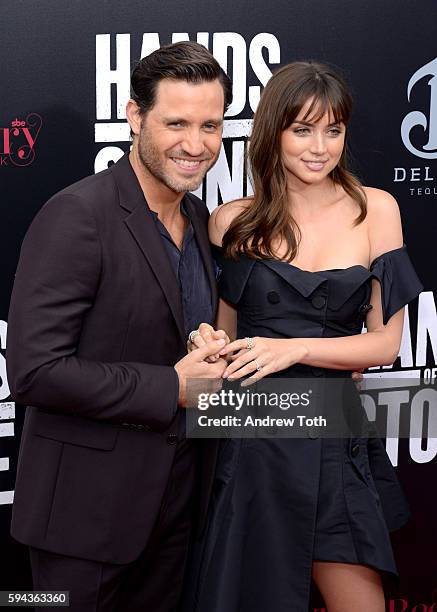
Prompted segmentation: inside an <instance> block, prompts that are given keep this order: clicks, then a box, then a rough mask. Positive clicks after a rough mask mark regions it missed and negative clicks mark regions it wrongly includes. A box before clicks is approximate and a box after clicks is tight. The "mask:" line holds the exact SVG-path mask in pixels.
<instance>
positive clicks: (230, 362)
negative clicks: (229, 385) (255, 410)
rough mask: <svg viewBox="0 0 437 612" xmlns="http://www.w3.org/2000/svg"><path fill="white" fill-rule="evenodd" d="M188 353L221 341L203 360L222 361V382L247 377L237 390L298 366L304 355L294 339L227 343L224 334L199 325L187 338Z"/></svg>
mask: <svg viewBox="0 0 437 612" xmlns="http://www.w3.org/2000/svg"><path fill="white" fill-rule="evenodd" d="M190 338H191V339H190V340H189V341H188V343H187V348H188V351H189V352H191V351H195V350H196V349H203V350H205V347H206V346H207V345H209V344H210V343H211V342H213V341H217V340H224V346H223V348H221V349H220V350H219V351H218V352H216V353H214V354H212V355H209V356H208V357H206V358H205V361H207V362H208V363H218V362H219V361H220V362H222V361H224V360H226V361H225V365H224V367H223V372H222V374H221V377H222V378H227V379H228V380H238V379H239V378H242V377H247V378H246V379H245V380H244V381H243V382H242V383H241V386H248V385H250V384H253V383H254V382H256V381H257V380H260V379H261V378H264V376H267V375H268V374H272V373H273V372H278V371H280V370H285V369H286V368H289V367H290V366H292V365H293V364H295V363H298V362H300V361H301V360H302V359H303V358H304V357H305V356H306V355H307V353H308V350H307V348H306V347H305V345H304V344H303V343H302V342H300V341H299V339H298V338H290V339H283V338H261V337H258V336H256V337H253V338H252V337H248V338H241V339H239V340H234V341H233V342H231V341H230V340H229V337H228V335H227V334H226V332H225V331H224V330H220V329H219V330H215V329H214V328H213V327H212V326H211V325H208V324H207V323H202V324H201V325H200V326H199V329H198V330H196V332H194V333H192V334H190Z"/></svg>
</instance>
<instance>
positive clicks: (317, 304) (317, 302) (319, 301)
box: [311, 295, 326, 309]
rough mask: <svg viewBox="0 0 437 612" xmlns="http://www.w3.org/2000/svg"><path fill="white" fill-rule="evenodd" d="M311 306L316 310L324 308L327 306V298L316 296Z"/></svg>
mask: <svg viewBox="0 0 437 612" xmlns="http://www.w3.org/2000/svg"><path fill="white" fill-rule="evenodd" d="M311 304H312V305H313V306H314V308H317V309H320V308H323V306H324V305H325V304H326V298H324V297H323V296H321V295H316V296H314V297H313V299H312V300H311Z"/></svg>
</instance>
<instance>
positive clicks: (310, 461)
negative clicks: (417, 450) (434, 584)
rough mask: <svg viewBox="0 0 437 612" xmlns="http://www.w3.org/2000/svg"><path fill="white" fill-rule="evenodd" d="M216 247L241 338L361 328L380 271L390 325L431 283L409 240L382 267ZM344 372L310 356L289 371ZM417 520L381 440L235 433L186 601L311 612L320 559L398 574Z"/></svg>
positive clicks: (215, 608) (227, 611)
mask: <svg viewBox="0 0 437 612" xmlns="http://www.w3.org/2000/svg"><path fill="white" fill-rule="evenodd" d="M213 254H214V256H215V259H216V262H217V265H218V267H219V268H220V270H221V276H220V279H219V290H220V294H221V297H222V298H224V299H225V300H227V301H228V302H230V303H231V304H233V305H235V306H236V308H237V309H238V331H237V337H239V338H242V337H245V336H265V337H270V338H293V337H313V338H328V337H329V338H332V337H341V336H350V335H353V334H359V333H361V331H362V324H363V312H365V311H366V305H367V304H368V302H369V299H370V294H371V281H372V279H376V280H378V281H379V282H380V284H381V289H382V304H383V319H384V324H385V323H387V321H388V320H389V319H390V317H391V316H392V315H393V314H394V313H395V312H397V311H398V310H399V309H400V308H402V307H403V306H404V305H405V304H407V303H408V302H409V301H411V300H412V299H414V298H415V297H416V296H417V295H418V294H419V293H420V291H421V289H422V286H421V284H420V281H419V280H418V278H417V276H416V273H415V271H414V269H413V266H412V264H411V262H410V259H409V257H408V255H407V252H406V249H405V247H402V248H399V249H395V250H392V251H390V252H387V253H384V254H383V255H381V256H380V257H378V258H377V259H376V260H375V261H374V262H373V263H372V265H371V267H370V270H367V269H366V268H364V267H363V266H360V265H357V266H352V267H350V268H346V269H338V270H324V271H320V272H307V271H303V270H301V269H299V268H297V267H295V266H293V265H290V264H288V263H286V262H281V261H275V260H255V259H251V258H248V257H246V256H243V255H242V256H241V257H240V258H239V259H238V260H237V261H235V260H230V259H227V258H225V257H224V256H223V253H222V250H221V249H219V248H215V249H214V251H213ZM340 374H342V375H343V377H344V378H349V377H350V372H343V373H340ZM338 375H339V372H338V371H334V370H329V369H322V368H313V367H309V366H303V365H300V364H297V365H296V366H293V367H291V368H289V369H287V370H285V371H283V372H281V373H280V376H283V377H288V378H291V377H293V376H294V377H310V378H311V377H317V378H318V379H320V378H323V377H325V378H329V377H331V376H338ZM351 385H352V383H351ZM352 403H354V402H352ZM407 518H408V506H407V504H406V501H405V499H404V496H403V494H402V491H401V489H400V486H399V484H398V481H397V478H396V475H395V472H394V469H393V467H392V465H391V463H390V461H389V458H388V456H387V454H386V452H385V449H384V446H383V444H382V442H381V441H380V440H379V439H378V438H360V437H353V436H351V437H348V438H346V439H344V438H343V439H338V438H334V439H329V438H325V439H321V438H320V437H316V436H314V435H311V436H310V437H308V438H306V439H277V438H264V439H262V438H261V439H260V438H256V439H243V440H242V439H238V440H236V439H228V440H224V441H222V442H221V448H220V452H219V457H218V464H217V471H216V479H215V483H214V491H213V498H212V501H211V505H210V512H209V520H208V524H207V528H206V531H205V535H204V537H203V539H202V541H201V542H200V544H199V545H198V546H197V548H196V551H195V556H194V561H193V563H192V567H191V572H190V574H191V578H190V580H191V586H190V589H189V590H190V594H189V596H188V600H187V601H186V604H185V608H184V609H186V610H190V612H194V611H196V612H267V611H272V612H304V611H305V612H306V611H307V610H308V601H309V592H310V582H311V566H312V561H313V560H323V561H337V562H342V563H359V564H365V565H368V566H371V567H373V568H375V569H377V570H379V571H383V572H391V573H396V565H395V562H394V559H393V553H392V549H391V544H390V538H389V531H390V530H393V529H397V528H398V527H400V526H401V525H402V524H403V523H404V522H405V521H406V520H407Z"/></svg>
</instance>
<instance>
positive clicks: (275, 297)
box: [267, 291, 281, 304]
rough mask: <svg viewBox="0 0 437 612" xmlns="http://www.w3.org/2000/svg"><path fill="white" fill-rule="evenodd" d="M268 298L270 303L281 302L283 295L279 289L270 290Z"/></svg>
mask: <svg viewBox="0 0 437 612" xmlns="http://www.w3.org/2000/svg"><path fill="white" fill-rule="evenodd" d="M267 299H268V301H269V302H270V304H279V302H280V301H281V296H280V295H279V293H278V292H277V291H269V292H268V294H267Z"/></svg>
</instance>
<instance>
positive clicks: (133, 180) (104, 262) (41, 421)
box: [7, 42, 231, 612]
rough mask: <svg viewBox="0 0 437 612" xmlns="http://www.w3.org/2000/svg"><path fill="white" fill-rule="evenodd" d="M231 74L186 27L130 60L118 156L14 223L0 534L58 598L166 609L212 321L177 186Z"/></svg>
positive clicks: (192, 164) (190, 223) (195, 219)
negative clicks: (9, 489)
mask: <svg viewBox="0 0 437 612" xmlns="http://www.w3.org/2000/svg"><path fill="white" fill-rule="evenodd" d="M230 101H231V85H230V81H229V79H228V77H227V76H226V74H225V73H224V72H223V70H222V69H221V68H220V66H219V65H218V63H217V62H216V60H215V59H214V58H213V57H212V55H211V54H210V53H209V52H208V51H207V50H206V49H204V48H203V47H202V46H200V45H198V44H196V43H188V42H183V43H177V44H173V45H168V46H166V47H163V48H161V49H160V50H158V51H155V52H154V53H152V54H151V55H150V56H148V57H146V58H144V59H143V60H141V62H139V64H138V66H137V67H136V68H135V70H134V71H133V74H132V99H131V100H130V101H129V103H128V105H127V119H128V122H129V124H130V127H131V133H132V136H133V147H132V151H131V153H130V154H129V155H125V156H124V157H123V158H122V159H121V160H120V161H119V162H117V163H116V164H114V165H113V166H112V167H111V168H109V169H108V170H105V171H103V172H101V173H99V174H97V175H94V176H92V177H88V178H86V179H84V180H82V181H80V182H78V183H76V184H75V185H72V186H70V187H68V188H67V189H65V190H63V191H61V192H60V193H58V194H56V195H55V196H54V197H53V198H52V199H51V200H49V202H48V203H47V204H46V205H45V206H44V207H43V208H42V210H41V211H40V212H39V214H38V215H37V217H36V218H35V220H34V222H33V223H32V226H31V228H30V230H29V232H28V234H27V236H26V238H25V240H24V243H23V248H22V252H21V257H20V263H19V266H18V271H17V276H16V281H15V286H14V291H13V296H12V301H11V310H10V316H9V334H8V355H7V358H8V376H9V383H10V386H11V389H12V394H13V397H14V399H15V400H16V401H17V402H19V403H21V404H27V405H29V406H31V407H29V408H28V410H27V414H26V422H25V427H24V431H23V438H22V445H21V451H20V460H19V466H18V472H17V483H16V492H15V502H14V507H13V519H12V535H13V536H14V537H15V538H16V539H17V540H19V541H20V542H23V543H25V544H27V545H29V547H30V556H31V563H32V572H33V578H34V588H35V589H37V590H59V589H62V590H69V591H70V609H72V610H77V611H79V610H80V612H86V611H88V610H104V611H113V610H117V611H120V612H121V611H123V612H131V611H132V612H133V611H137V610H138V611H139V610H142V611H143V610H147V611H150V612H152V611H153V612H159V611H163V612H164V611H169V610H174V609H175V608H176V606H177V602H178V599H179V596H180V590H181V582H182V575H183V571H184V564H185V559H186V552H187V543H188V538H189V534H190V526H191V524H192V507H193V502H192V498H193V495H194V486H195V467H196V460H195V451H196V449H195V447H194V443H193V441H190V440H186V439H184V436H183V424H184V423H183V421H182V420H181V411H180V410H178V406H179V407H180V406H183V405H184V401H185V400H184V398H185V393H186V380H187V378H219V377H220V376H221V374H222V372H223V370H224V364H223V361H222V360H219V361H216V360H210V361H212V363H208V362H207V361H205V360H206V359H207V358H208V356H210V355H213V354H216V353H217V352H218V350H220V348H221V347H222V346H223V344H224V340H214V341H211V342H209V343H207V344H206V345H205V346H203V347H202V348H200V349H198V350H196V351H193V352H191V353H190V354H189V355H186V340H187V335H188V332H189V331H190V330H193V329H196V328H197V327H198V325H199V323H200V322H202V321H204V322H212V321H213V318H214V311H215V307H216V288H215V276H214V269H213V265H212V260H211V258H210V252H209V243H208V238H207V232H206V224H207V217H208V212H207V209H206V206H205V205H204V204H203V202H201V201H200V200H199V199H197V198H196V197H194V196H193V195H191V194H188V193H186V192H188V191H189V190H193V189H195V188H196V187H197V186H198V185H199V184H200V183H201V181H202V179H203V177H204V176H205V173H206V172H207V170H208V169H209V168H210V167H211V166H212V165H213V164H214V163H215V161H216V160H217V157H218V155H219V151H220V146H221V136H222V126H223V115H224V111H225V110H226V108H227V106H228V105H229V104H230Z"/></svg>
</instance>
